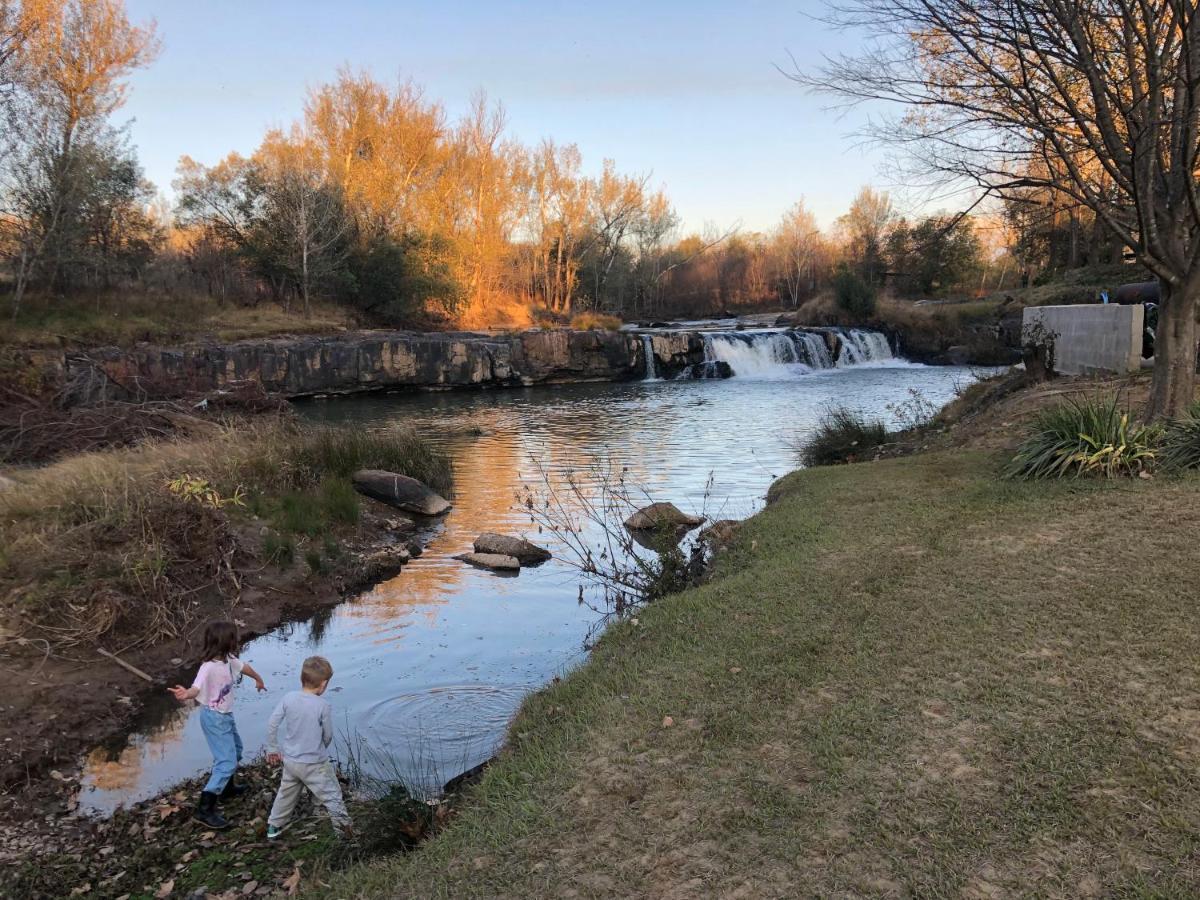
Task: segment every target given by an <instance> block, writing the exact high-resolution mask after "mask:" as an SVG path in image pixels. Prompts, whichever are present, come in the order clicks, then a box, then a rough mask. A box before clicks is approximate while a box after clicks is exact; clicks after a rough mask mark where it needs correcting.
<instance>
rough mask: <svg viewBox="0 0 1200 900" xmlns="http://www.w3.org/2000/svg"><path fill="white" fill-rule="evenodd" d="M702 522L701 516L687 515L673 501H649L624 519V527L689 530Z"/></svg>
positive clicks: (632, 528)
mask: <svg viewBox="0 0 1200 900" xmlns="http://www.w3.org/2000/svg"><path fill="white" fill-rule="evenodd" d="M703 524H704V517H703V516H689V515H688V514H687V513H685V512H683V511H682V510H681V509H679V507H677V506H676V505H675V504H674V503H651V504H650V505H649V506H644V507H642V508H641V509H639V510H638V511H637V512H635V513H634V514H633V515H632V516H630V517H629V518H628V519H626V520H625V527H626V528H628V529H630V530H631V531H641V530H644V529H648V528H672V529H683V530H685V531H691V530H692V529H693V528H695V527H696V526H697V525H703Z"/></svg>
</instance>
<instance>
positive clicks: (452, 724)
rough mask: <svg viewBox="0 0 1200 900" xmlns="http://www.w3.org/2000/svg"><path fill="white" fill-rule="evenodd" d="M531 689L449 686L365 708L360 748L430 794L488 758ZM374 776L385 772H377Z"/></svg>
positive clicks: (368, 761) (360, 725)
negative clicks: (379, 757)
mask: <svg viewBox="0 0 1200 900" xmlns="http://www.w3.org/2000/svg"><path fill="white" fill-rule="evenodd" d="M535 687H536V685H528V684H513V685H506V684H449V685H440V686H435V687H430V688H427V689H425V690H421V691H414V692H412V693H407V694H399V695H397V696H395V697H391V698H388V699H386V700H381V701H378V702H376V703H373V704H371V705H370V706H369V707H367V708H366V709H365V710H363V712H362V715H361V717H360V719H359V723H358V734H357V739H358V740H359V742H360V745H365V746H370V747H372V748H373V750H374V752H373V753H371V754H368V758H367V759H366V760H365V761H364V762H365V764H366V765H367V767H368V769H370V768H371V767H372V762H373V760H374V758H375V757H376V756H377V755H382V756H384V757H387V758H390V759H392V760H394V761H395V762H396V763H398V764H399V766H400V768H401V769H402V770H403V771H404V772H405V774H406V776H407V777H409V778H415V779H417V780H419V781H420V782H422V783H421V784H418V785H414V786H416V787H421V788H423V789H425V790H427V791H434V792H436V791H437V790H438V789H439V788H440V787H441V786H442V785H443V784H444V783H445V782H446V781H449V780H450V779H451V778H453V777H454V776H455V775H457V774H459V773H460V772H465V771H466V770H467V769H470V768H473V767H474V766H477V765H478V764H479V763H481V762H483V761H484V760H486V759H489V758H490V757H491V756H493V755H494V754H495V752H496V750H497V749H498V748H499V746H500V744H501V743H502V742H503V740H504V734H505V731H506V729H507V728H508V723H509V722H510V721H511V719H512V717H513V715H514V713H515V712H516V710H517V708H518V707H519V706H520V704H521V700H522V699H523V698H524V697H525V695H526V694H528V693H529V691H530V690H532V689H534V688H535ZM378 774H386V773H383V772H380V773H378Z"/></svg>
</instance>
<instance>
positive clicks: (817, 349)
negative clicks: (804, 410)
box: [702, 329, 894, 378]
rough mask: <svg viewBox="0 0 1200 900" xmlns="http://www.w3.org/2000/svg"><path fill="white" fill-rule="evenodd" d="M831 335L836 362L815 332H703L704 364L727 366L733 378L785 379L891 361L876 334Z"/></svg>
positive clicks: (884, 342)
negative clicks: (838, 347) (834, 337)
mask: <svg viewBox="0 0 1200 900" xmlns="http://www.w3.org/2000/svg"><path fill="white" fill-rule="evenodd" d="M834 333H836V334H837V335H838V336H839V337H840V338H841V351H840V352H839V353H838V355H837V359H836V360H835V359H834V355H833V353H831V352H830V350H829V344H828V343H827V342H826V335H825V334H824V333H822V332H818V331H713V332H704V333H703V334H702V337H703V339H704V360H705V362H709V363H712V362H724V363H728V365H729V368H730V369H732V370H733V374H734V375H735V376H738V375H740V376H742V377H751V378H784V377H790V376H792V375H796V374H802V373H804V372H808V371H812V370H814V369H832V368H835V367H842V366H851V365H856V364H860V363H869V362H881V361H883V360H889V359H894V357H893V355H892V351H891V347H889V346H888V341H887V337H886V336H884V335H883V334H880V333H879V332H877V331H860V330H858V329H847V330H845V331H841V330H839V331H837V332H834Z"/></svg>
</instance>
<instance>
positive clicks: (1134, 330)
mask: <svg viewBox="0 0 1200 900" xmlns="http://www.w3.org/2000/svg"><path fill="white" fill-rule="evenodd" d="M1143 315H1144V310H1143V309H1142V306H1141V304H1136V305H1131V306H1118V305H1116V304H1115V303H1089V304H1081V305H1078V306H1031V307H1029V308H1028V309H1026V310H1025V312H1024V315H1023V317H1022V322H1021V326H1022V331H1023V332H1024V333H1025V334H1026V335H1028V333H1029V329H1030V326H1031V325H1033V323H1035V322H1037V323H1039V324H1040V325H1041V326H1042V328H1043V329H1045V330H1046V331H1049V332H1052V333H1053V334H1055V335H1057V337H1056V338H1055V341H1054V370H1055V371H1056V372H1059V373H1061V374H1063V375H1081V374H1087V373H1089V372H1118V373H1120V372H1132V371H1135V370H1137V369H1139V368H1140V367H1141V364H1142V328H1143V325H1142V317H1143Z"/></svg>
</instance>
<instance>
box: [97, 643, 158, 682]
mask: <svg viewBox="0 0 1200 900" xmlns="http://www.w3.org/2000/svg"><path fill="white" fill-rule="evenodd" d="M96 652H97V653H99V654H100V655H101V656H106V657H108V658H109V659H111V660H112V661H113V662H115V663H116V664H117V665H118V666H120V667H121V668H122V669H125V670H126V671H127V672H132V673H133V674H134V675H136V676H137V677H138V678H142V679H145V680H146V681H148V682H150V683H151V684H154V679H153V678H151V677H150V676H149V675H147V674H146V673H145V672H143V671H142V670H141V669H139V668H138V667H137V666H132V665H130V664H129V663H127V662H125V660H123V659H121V657H119V656H117V655H116V654H115V653H109V652H108V651H107V650H103V649H101V648H100V647H97V648H96Z"/></svg>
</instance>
